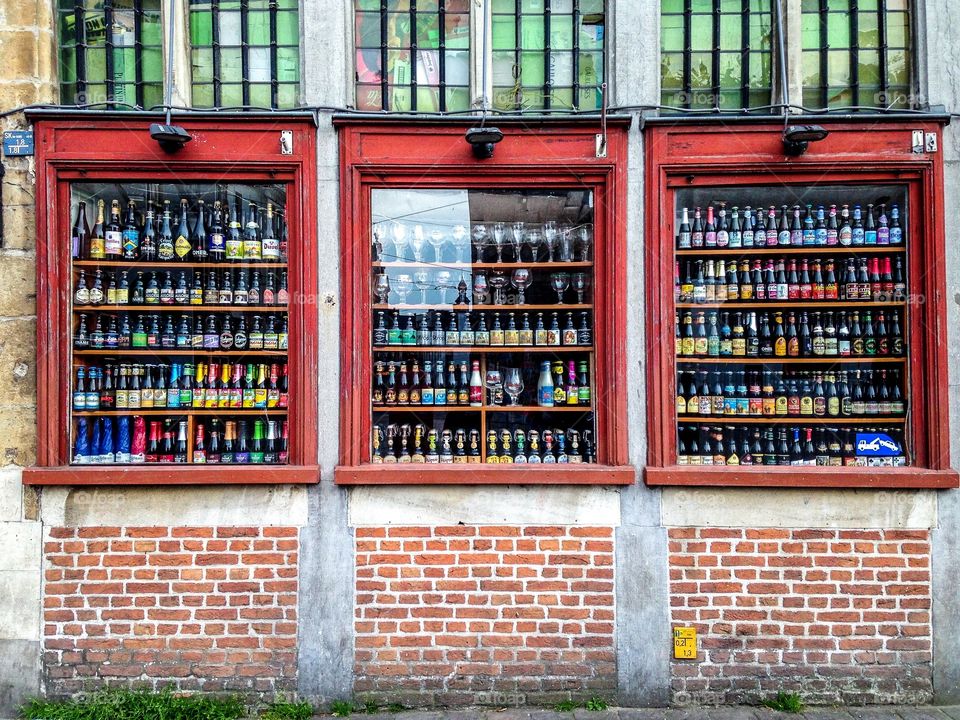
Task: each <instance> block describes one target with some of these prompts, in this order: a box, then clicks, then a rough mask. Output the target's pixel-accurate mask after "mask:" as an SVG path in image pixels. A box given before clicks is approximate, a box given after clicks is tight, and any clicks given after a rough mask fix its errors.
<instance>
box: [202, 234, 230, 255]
mask: <svg viewBox="0 0 960 720" xmlns="http://www.w3.org/2000/svg"><path fill="white" fill-rule="evenodd" d="M225 245H226V240H225V238H224V236H223V233H210V238H209V240H208V242H207V247H208V248H209V250H210V252H211V253H222V252H223V251H224V248H225Z"/></svg>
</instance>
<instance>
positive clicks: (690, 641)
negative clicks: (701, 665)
mask: <svg viewBox="0 0 960 720" xmlns="http://www.w3.org/2000/svg"><path fill="white" fill-rule="evenodd" d="M673 656H674V657H675V658H677V659H679V660H696V659H697V629H696V628H692V627H678V628H674V629H673Z"/></svg>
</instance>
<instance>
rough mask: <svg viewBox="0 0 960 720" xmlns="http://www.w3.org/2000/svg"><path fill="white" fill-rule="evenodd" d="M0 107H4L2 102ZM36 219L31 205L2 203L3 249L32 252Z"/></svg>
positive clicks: (34, 242)
mask: <svg viewBox="0 0 960 720" xmlns="http://www.w3.org/2000/svg"><path fill="white" fill-rule="evenodd" d="M0 88H2V85H0ZM0 92H2V91H0ZM0 107H4V104H3V102H2V101H0ZM36 217H37V216H36V212H35V210H34V208H33V205H7V204H6V203H4V206H3V247H4V248H7V249H10V250H33V248H34V247H35V246H36Z"/></svg>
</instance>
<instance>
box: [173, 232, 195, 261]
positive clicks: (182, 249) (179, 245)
mask: <svg viewBox="0 0 960 720" xmlns="http://www.w3.org/2000/svg"><path fill="white" fill-rule="evenodd" d="M173 247H174V250H175V251H176V253H177V257H179V258H185V257H186V256H187V255H189V254H190V250H192V249H193V246H191V245H190V241H189V240H187V239H186V238H185V237H184V236H183V235H179V236H178V237H177V240H176V242H174V244H173Z"/></svg>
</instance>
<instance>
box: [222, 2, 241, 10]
mask: <svg viewBox="0 0 960 720" xmlns="http://www.w3.org/2000/svg"><path fill="white" fill-rule="evenodd" d="M227 11H230V12H239V11H240V0H220V12H221V13H223V12H227Z"/></svg>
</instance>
